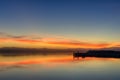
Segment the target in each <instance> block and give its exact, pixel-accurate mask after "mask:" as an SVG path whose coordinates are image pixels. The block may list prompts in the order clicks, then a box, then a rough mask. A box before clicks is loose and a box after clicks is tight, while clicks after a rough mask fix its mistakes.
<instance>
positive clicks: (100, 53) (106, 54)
mask: <svg viewBox="0 0 120 80" xmlns="http://www.w3.org/2000/svg"><path fill="white" fill-rule="evenodd" d="M73 57H74V58H79V57H82V58H85V57H101V58H120V51H112V50H89V51H87V52H86V53H80V52H79V51H78V52H74V53H73Z"/></svg>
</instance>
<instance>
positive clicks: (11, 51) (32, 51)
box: [0, 47, 87, 56]
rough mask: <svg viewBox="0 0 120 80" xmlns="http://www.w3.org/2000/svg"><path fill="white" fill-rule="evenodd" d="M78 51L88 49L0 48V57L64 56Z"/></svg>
mask: <svg viewBox="0 0 120 80" xmlns="http://www.w3.org/2000/svg"><path fill="white" fill-rule="evenodd" d="M76 50H79V51H81V52H85V51H87V50H86V49H82V48H79V49H78V48H77V49H71V48H68V49H49V48H18V47H4V48H0V55H2V56H16V55H39V54H59V53H60V54H62V53H65V54H67V53H72V52H74V51H76Z"/></svg>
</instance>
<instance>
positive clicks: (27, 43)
mask: <svg viewBox="0 0 120 80" xmlns="http://www.w3.org/2000/svg"><path fill="white" fill-rule="evenodd" d="M119 35H120V0H0V47H28V48H106V47H120V36H119Z"/></svg>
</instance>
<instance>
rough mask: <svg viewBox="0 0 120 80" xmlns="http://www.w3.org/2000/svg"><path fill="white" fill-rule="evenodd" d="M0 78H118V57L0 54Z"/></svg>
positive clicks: (39, 79) (61, 79)
mask: <svg viewBox="0 0 120 80" xmlns="http://www.w3.org/2000/svg"><path fill="white" fill-rule="evenodd" d="M0 80H120V59H115V58H94V57H93V58H90V57H88V58H79V59H73V56H72V55H63V54H62V55H34V56H33V55H31V56H0Z"/></svg>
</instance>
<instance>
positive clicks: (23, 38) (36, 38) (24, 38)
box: [0, 32, 120, 48]
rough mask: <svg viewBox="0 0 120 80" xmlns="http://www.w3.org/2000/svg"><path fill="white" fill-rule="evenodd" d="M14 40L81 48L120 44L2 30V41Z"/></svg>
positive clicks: (0, 39)
mask: <svg viewBox="0 0 120 80" xmlns="http://www.w3.org/2000/svg"><path fill="white" fill-rule="evenodd" d="M8 40H9V41H13V42H19V43H28V44H33V43H34V44H41V43H42V44H49V45H52V46H58V45H60V46H67V47H69V46H70V47H77V48H78V47H80V48H105V47H114V46H120V44H115V45H113V43H91V42H83V41H75V40H70V39H64V38H63V39H62V38H47V37H40V36H35V35H20V36H16V35H10V34H7V33H3V32H0V42H3V41H8Z"/></svg>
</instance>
